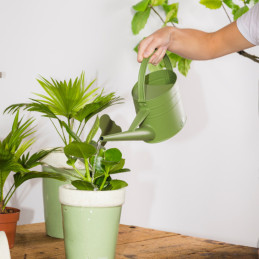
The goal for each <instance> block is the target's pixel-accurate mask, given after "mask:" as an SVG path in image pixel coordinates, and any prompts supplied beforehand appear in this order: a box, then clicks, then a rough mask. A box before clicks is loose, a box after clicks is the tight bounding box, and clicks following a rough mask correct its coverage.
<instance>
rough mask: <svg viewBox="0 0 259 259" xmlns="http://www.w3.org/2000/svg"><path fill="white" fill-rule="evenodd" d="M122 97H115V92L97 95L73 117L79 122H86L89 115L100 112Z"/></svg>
mask: <svg viewBox="0 0 259 259" xmlns="http://www.w3.org/2000/svg"><path fill="white" fill-rule="evenodd" d="M122 100H123V99H122V98H120V97H115V93H110V94H107V95H102V93H101V94H100V95H98V96H97V97H96V98H95V99H94V101H93V102H92V103H89V104H87V105H85V106H84V107H83V108H82V109H81V110H79V111H78V112H77V113H76V114H75V119H76V120H79V121H80V122H81V121H83V120H85V122H87V121H88V120H89V119H90V118H91V117H93V116H94V115H96V114H97V113H99V112H101V111H102V110H104V109H106V108H108V107H110V106H112V105H114V104H119V103H121V101H122Z"/></svg>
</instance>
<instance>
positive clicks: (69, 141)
mask: <svg viewBox="0 0 259 259" xmlns="http://www.w3.org/2000/svg"><path fill="white" fill-rule="evenodd" d="M67 122H68V127H69V128H70V129H71V125H70V119H69V118H68V119H67ZM71 130H72V131H73V129H71ZM71 140H72V137H71V136H70V135H69V136H68V143H71Z"/></svg>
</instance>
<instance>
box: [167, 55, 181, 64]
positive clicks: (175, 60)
mask: <svg viewBox="0 0 259 259" xmlns="http://www.w3.org/2000/svg"><path fill="white" fill-rule="evenodd" d="M167 55H168V57H169V59H170V61H171V64H172V67H176V65H177V63H178V62H179V61H180V60H181V59H182V58H181V57H180V56H178V55H176V54H174V53H172V52H169V53H167Z"/></svg>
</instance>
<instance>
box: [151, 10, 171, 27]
mask: <svg viewBox="0 0 259 259" xmlns="http://www.w3.org/2000/svg"><path fill="white" fill-rule="evenodd" d="M149 7H150V8H151V9H152V10H153V12H154V13H155V14H156V15H157V16H158V17H159V19H160V20H161V21H162V23H163V24H165V20H164V19H163V18H162V16H161V15H160V14H159V13H158V12H157V10H156V9H155V8H154V6H152V5H150V6H149ZM171 23H172V25H173V26H174V27H175V24H174V23H173V22H171Z"/></svg>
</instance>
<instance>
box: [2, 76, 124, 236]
mask: <svg viewBox="0 0 259 259" xmlns="http://www.w3.org/2000/svg"><path fill="white" fill-rule="evenodd" d="M37 81H38V82H39V84H40V86H41V87H42V88H43V90H44V91H45V93H46V94H45V95H42V94H36V95H37V96H38V97H40V98H41V99H30V100H31V101H30V102H29V103H20V104H14V105H11V106H9V107H8V108H7V109H6V111H9V112H15V111H17V110H18V109H20V108H23V109H26V110H28V111H34V112H39V113H41V114H42V116H44V117H47V118H49V120H50V121H51V123H52V125H53V126H54V128H55V130H56V131H57V133H58V135H59V136H60V138H61V140H62V141H63V143H64V145H68V144H69V143H71V142H72V140H73V136H77V138H79V139H80V138H82V135H83V134H82V133H83V132H84V129H85V126H86V124H87V123H88V121H89V120H90V119H91V118H92V117H93V116H95V115H96V114H98V113H99V112H101V111H102V110H104V109H106V108H108V107H110V106H112V105H114V104H117V103H120V101H121V100H122V99H121V98H119V97H116V96H115V93H110V94H107V95H105V94H103V90H102V91H101V93H99V94H98V93H97V92H98V88H94V89H91V86H92V85H93V83H94V81H92V82H91V83H90V84H88V85H86V84H85V74H84V72H82V73H81V75H80V77H77V78H76V79H75V80H72V79H70V80H68V81H66V80H64V81H58V80H55V79H52V78H51V80H47V79H45V78H43V77H41V78H40V79H38V80H37ZM66 160H67V157H66V156H65V154H64V152H63V147H62V148H59V149H57V150H56V151H55V152H52V153H51V154H50V155H49V156H48V157H46V158H45V159H44V160H43V161H42V162H44V164H45V165H43V170H44V171H48V172H49V173H51V172H52V168H51V167H50V166H53V167H56V168H57V167H59V168H61V169H66V171H67V173H68V172H69V171H73V170H74V169H73V167H71V165H68V164H66ZM77 163H78V164H77V167H78V168H79V170H80V162H77ZM81 167H82V165H81ZM71 174H72V175H73V173H71V172H70V175H71ZM71 177H72V176H71ZM71 179H73V177H72V178H71ZM71 179H69V180H68V182H70V180H71ZM62 184H63V183H62V182H61V181H59V180H55V179H43V200H44V216H45V222H46V232H47V234H48V235H49V236H52V237H56V238H63V229H62V215H61V207H60V203H59V200H58V189H59V186H61V185H62Z"/></svg>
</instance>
